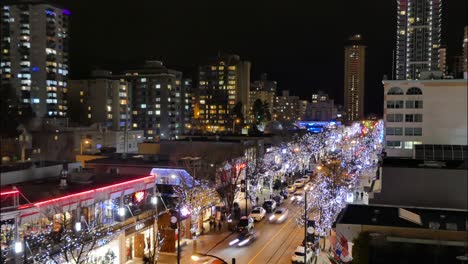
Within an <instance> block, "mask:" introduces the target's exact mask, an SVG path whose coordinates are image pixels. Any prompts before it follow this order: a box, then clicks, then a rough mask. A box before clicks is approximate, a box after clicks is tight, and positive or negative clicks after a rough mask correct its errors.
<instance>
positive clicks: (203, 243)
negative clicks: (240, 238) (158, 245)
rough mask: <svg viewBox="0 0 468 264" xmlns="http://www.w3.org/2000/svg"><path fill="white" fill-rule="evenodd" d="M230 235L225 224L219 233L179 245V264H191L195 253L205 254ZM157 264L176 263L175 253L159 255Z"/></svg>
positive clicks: (210, 233)
mask: <svg viewBox="0 0 468 264" xmlns="http://www.w3.org/2000/svg"><path fill="white" fill-rule="evenodd" d="M231 234H232V232H230V231H229V230H228V228H227V223H224V224H223V227H222V228H221V232H219V231H217V230H216V231H215V230H211V231H208V232H206V233H205V234H204V235H201V236H199V237H198V238H197V240H187V243H186V245H183V246H182V245H181V252H180V255H181V258H180V263H192V261H191V258H190V257H191V256H192V254H193V253H195V252H200V253H206V252H207V251H209V250H210V249H211V248H213V247H215V246H216V245H217V244H218V243H220V242H222V241H224V239H226V238H227V237H229V236H230V235H231ZM158 263H161V264H173V263H177V253H176V252H175V253H161V254H160V256H159V261H158Z"/></svg>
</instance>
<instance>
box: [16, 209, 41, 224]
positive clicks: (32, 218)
mask: <svg viewBox="0 0 468 264" xmlns="http://www.w3.org/2000/svg"><path fill="white" fill-rule="evenodd" d="M40 218H41V214H40V213H39V212H34V213H29V214H25V215H22V216H21V221H20V223H21V224H22V225H24V224H26V223H33V222H37V221H39V219H40Z"/></svg>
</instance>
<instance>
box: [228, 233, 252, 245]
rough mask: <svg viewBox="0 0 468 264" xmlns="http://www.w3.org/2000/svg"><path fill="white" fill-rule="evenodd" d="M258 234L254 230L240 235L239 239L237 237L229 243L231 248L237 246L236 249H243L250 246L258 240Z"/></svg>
mask: <svg viewBox="0 0 468 264" xmlns="http://www.w3.org/2000/svg"><path fill="white" fill-rule="evenodd" d="M257 237H258V233H257V232H255V231H254V230H251V231H249V232H244V233H242V234H240V235H239V236H238V237H236V238H235V239H234V240H232V241H231V242H229V245H230V246H236V247H242V246H245V245H250V244H251V243H252V242H254V241H255V239H257Z"/></svg>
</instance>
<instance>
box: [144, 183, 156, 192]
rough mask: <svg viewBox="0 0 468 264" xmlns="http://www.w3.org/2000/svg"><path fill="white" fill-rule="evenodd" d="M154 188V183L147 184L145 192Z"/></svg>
mask: <svg viewBox="0 0 468 264" xmlns="http://www.w3.org/2000/svg"><path fill="white" fill-rule="evenodd" d="M153 187H154V182H150V183H147V184H146V187H145V190H148V189H151V188H153Z"/></svg>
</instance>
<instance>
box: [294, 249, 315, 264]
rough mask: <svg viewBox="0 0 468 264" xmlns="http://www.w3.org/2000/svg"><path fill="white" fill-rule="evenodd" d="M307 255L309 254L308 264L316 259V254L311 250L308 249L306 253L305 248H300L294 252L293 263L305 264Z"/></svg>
mask: <svg viewBox="0 0 468 264" xmlns="http://www.w3.org/2000/svg"><path fill="white" fill-rule="evenodd" d="M306 254H307V256H306V264H311V263H312V260H313V257H314V253H313V251H312V250H311V249H310V248H308V249H307V253H306V252H305V248H304V247H303V246H298V247H297V248H296V250H294V254H293V255H292V257H291V261H292V263H293V264H297V263H304V256H305V255H306Z"/></svg>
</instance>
